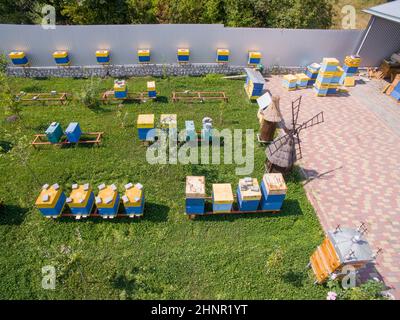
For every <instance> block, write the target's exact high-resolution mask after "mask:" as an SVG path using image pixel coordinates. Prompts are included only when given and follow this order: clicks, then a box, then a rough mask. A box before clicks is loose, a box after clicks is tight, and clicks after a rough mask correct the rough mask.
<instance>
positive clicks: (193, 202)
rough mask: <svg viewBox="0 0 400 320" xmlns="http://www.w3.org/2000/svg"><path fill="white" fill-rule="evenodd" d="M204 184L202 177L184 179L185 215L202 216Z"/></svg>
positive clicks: (204, 195)
mask: <svg viewBox="0 0 400 320" xmlns="http://www.w3.org/2000/svg"><path fill="white" fill-rule="evenodd" d="M205 184H206V182H205V177H204V176H187V177H186V203H185V205H186V214H204V211H205V210H204V208H205V197H206V191H205V190H206V186H205Z"/></svg>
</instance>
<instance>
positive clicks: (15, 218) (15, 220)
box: [0, 204, 29, 226]
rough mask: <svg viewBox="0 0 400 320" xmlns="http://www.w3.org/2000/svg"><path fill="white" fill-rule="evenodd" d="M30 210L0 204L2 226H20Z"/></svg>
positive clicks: (0, 222)
mask: <svg viewBox="0 0 400 320" xmlns="http://www.w3.org/2000/svg"><path fill="white" fill-rule="evenodd" d="M28 211H29V209H27V208H21V207H19V206H15V205H8V204H3V205H1V204H0V225H8V226H11V225H20V224H22V222H23V221H24V220H25V216H26V214H27V212H28Z"/></svg>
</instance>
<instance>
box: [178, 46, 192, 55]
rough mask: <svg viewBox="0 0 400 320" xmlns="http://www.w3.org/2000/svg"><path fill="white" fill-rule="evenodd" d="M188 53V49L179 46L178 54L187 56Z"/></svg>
mask: <svg viewBox="0 0 400 320" xmlns="http://www.w3.org/2000/svg"><path fill="white" fill-rule="evenodd" d="M189 54H190V50H189V49H184V48H180V49H178V56H188V55H189Z"/></svg>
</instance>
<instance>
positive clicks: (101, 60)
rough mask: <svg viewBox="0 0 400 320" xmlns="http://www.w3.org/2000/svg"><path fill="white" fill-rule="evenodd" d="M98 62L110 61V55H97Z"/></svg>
mask: <svg viewBox="0 0 400 320" xmlns="http://www.w3.org/2000/svg"><path fill="white" fill-rule="evenodd" d="M96 59H97V62H98V63H109V62H110V57H96Z"/></svg>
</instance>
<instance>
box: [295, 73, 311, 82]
mask: <svg viewBox="0 0 400 320" xmlns="http://www.w3.org/2000/svg"><path fill="white" fill-rule="evenodd" d="M295 76H296V78H297V80H300V81H307V80H309V79H310V78H309V77H308V76H307V75H306V74H305V73H297V74H296V75H295Z"/></svg>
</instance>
